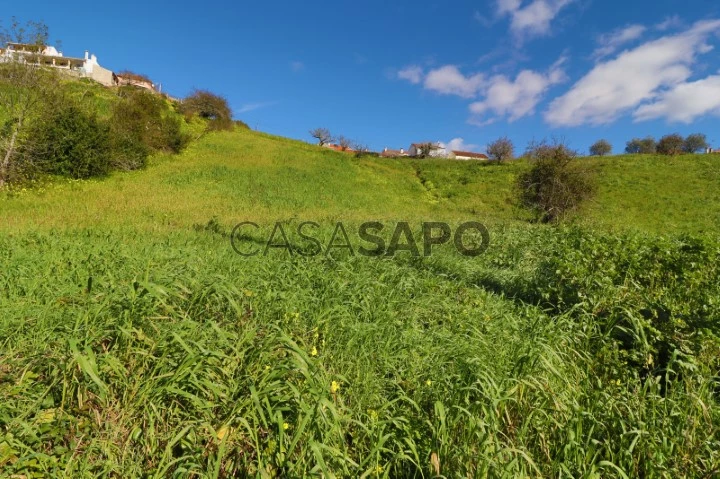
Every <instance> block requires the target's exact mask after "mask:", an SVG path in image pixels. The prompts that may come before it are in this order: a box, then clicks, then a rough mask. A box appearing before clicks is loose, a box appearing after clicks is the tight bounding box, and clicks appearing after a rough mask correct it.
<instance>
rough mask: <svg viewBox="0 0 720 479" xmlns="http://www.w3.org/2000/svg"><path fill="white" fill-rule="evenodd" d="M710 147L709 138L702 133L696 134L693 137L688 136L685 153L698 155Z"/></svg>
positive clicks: (684, 147) (684, 146)
mask: <svg viewBox="0 0 720 479" xmlns="http://www.w3.org/2000/svg"><path fill="white" fill-rule="evenodd" d="M709 146H710V145H709V144H708V142H707V136H705V135H704V134H702V133H695V134H693V135H688V137H687V138H685V144H684V145H683V150H684V151H685V153H697V152H698V151H704V150H705V149H707V148H709Z"/></svg>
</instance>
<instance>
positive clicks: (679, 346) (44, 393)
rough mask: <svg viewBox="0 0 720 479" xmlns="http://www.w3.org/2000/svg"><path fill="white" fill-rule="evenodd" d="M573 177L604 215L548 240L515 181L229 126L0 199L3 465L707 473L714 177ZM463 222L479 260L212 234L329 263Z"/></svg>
mask: <svg viewBox="0 0 720 479" xmlns="http://www.w3.org/2000/svg"><path fill="white" fill-rule="evenodd" d="M585 162H590V164H591V165H592V166H593V168H594V169H595V170H596V171H597V181H598V191H597V196H596V197H595V198H594V200H593V203H590V204H588V205H586V206H585V207H583V208H582V209H581V216H580V217H577V219H576V222H577V224H576V225H575V226H560V227H548V226H542V225H528V224H527V223H525V222H524V219H523V218H524V216H523V214H524V213H522V212H519V211H517V210H515V209H514V208H513V206H512V205H510V204H508V203H507V199H508V198H511V197H512V189H513V184H514V181H515V178H516V177H517V176H518V175H519V174H521V173H522V172H524V171H530V169H531V168H532V166H533V164H534V163H532V162H526V161H525V160H521V161H517V162H512V163H509V164H507V165H503V166H502V167H492V166H483V165H482V164H480V163H472V162H471V163H467V162H452V163H448V162H447V160H427V159H425V160H380V159H374V158H363V159H357V158H355V157H353V156H348V155H345V154H342V153H336V152H333V151H329V150H326V149H319V148H317V147H313V146H310V145H305V144H303V143H299V142H294V141H289V140H284V139H279V138H276V137H272V136H269V135H264V134H261V133H256V132H252V131H249V130H240V129H238V130H235V131H232V132H219V133H213V134H211V135H208V136H204V137H203V138H201V139H200V140H199V141H198V142H197V143H195V144H191V145H190V146H189V148H188V149H186V150H185V151H183V152H182V153H180V155H178V156H165V155H159V156H157V155H156V156H155V157H153V159H152V162H151V167H150V168H148V169H147V170H144V171H137V172H129V173H113V174H111V175H110V176H109V177H108V178H107V179H103V180H90V181H83V182H73V183H67V182H62V181H59V180H58V181H56V182H53V183H46V184H43V185H42V186H40V187H37V188H35V189H32V190H28V191H24V192H23V191H19V190H15V189H11V190H9V191H7V192H6V193H5V196H3V198H2V199H1V200H0V209H2V212H1V213H2V216H3V218H6V219H7V221H6V222H4V223H3V225H2V226H1V227H2V230H3V232H2V233H1V234H0V251H2V252H3V253H2V262H3V268H2V270H1V271H0V295H2V298H3V300H2V301H0V318H2V320H0V337H3V338H6V339H5V340H4V342H3V347H2V348H1V349H0V351H1V352H0V364H1V365H2V366H1V369H0V375H1V376H0V398H2V399H1V400H0V464H1V466H0V467H2V470H3V472H4V473H7V474H8V475H13V474H16V475H27V476H30V475H32V474H36V475H49V476H61V475H65V476H67V475H72V476H82V475H122V476H133V475H157V476H165V475H170V474H179V475H185V474H191V475H192V474H194V475H200V476H211V477H231V476H235V475H258V476H276V477H288V476H295V477H297V476H303V475H321V474H324V475H326V476H329V475H335V476H345V477H356V476H361V475H363V474H365V475H367V476H370V477H374V476H379V477H423V476H426V477H432V476H435V475H444V476H447V477H459V476H462V477H467V476H471V477H486V476H492V477H497V476H507V477H517V476H533V477H539V476H573V477H574V476H588V477H589V476H593V475H595V476H602V477H642V476H644V477H703V476H708V477H711V476H712V475H713V474H716V473H717V467H718V464H720V457H718V451H720V440H719V438H720V436H719V435H718V429H717V424H718V420H719V419H720V417H719V416H720V414H719V412H718V411H719V409H718V406H717V401H718V398H717V390H718V384H717V372H718V368H719V367H720V365H719V364H718V362H717V361H718V360H717V358H718V357H720V354H718V353H719V352H720V349H719V348H720V343H719V342H718V336H717V334H718V332H717V324H718V323H717V317H718V312H719V311H718V308H719V307H720V304H719V303H718V302H717V297H720V291H718V287H719V285H720V277H719V275H720V273H719V270H718V265H719V264H720V261H718V259H720V258H719V256H720V241H718V235H717V231H718V227H720V224H718V218H720V215H718V214H717V212H720V200H719V199H718V198H717V196H716V195H712V194H711V193H710V192H711V190H712V188H711V186H712V185H713V184H715V183H714V182H716V181H717V180H718V175H719V174H720V172H719V170H718V165H717V163H716V160H713V159H712V158H711V156H710V155H707V156H701V157H696V156H687V157H685V156H678V157H672V158H668V157H660V156H658V157H640V156H638V157H615V158H599V159H587V160H583V163H585ZM653 175H654V176H653ZM667 178H672V179H673V182H672V183H673V184H678V178H682V180H683V181H680V183H682V184H684V185H687V184H693V185H694V187H693V188H691V189H692V190H693V191H695V192H698V191H700V192H702V191H706V192H707V196H706V197H698V196H697V195H696V194H690V193H689V191H688V190H689V188H687V187H682V188H679V189H677V188H676V189H675V190H672V188H673V187H672V184H670V183H663V182H664V181H669V180H667ZM318 185H324V186H323V187H320V188H319V187H318ZM648 197H653V198H655V201H658V202H661V203H660V204H662V205H663V209H664V212H661V213H659V214H657V215H645V213H646V210H647V205H648V200H647V198H648ZM78 205H82V206H81V207H80V208H78ZM700 205H702V207H700ZM658 209H661V208H658ZM636 210H637V211H638V213H637V214H638V216H635V211H636ZM641 215H643V216H642V218H644V220H643V221H639V220H638V218H640V217H641ZM468 216H471V217H472V218H473V219H477V218H480V219H482V220H483V221H485V222H486V223H487V224H488V227H489V229H490V233H491V247H490V249H489V250H488V251H487V252H486V253H485V254H484V255H482V256H480V257H477V258H475V259H468V258H465V257H461V256H458V255H457V254H456V253H455V252H454V251H453V250H451V249H449V248H440V249H438V250H437V251H436V252H435V254H433V255H432V256H431V257H429V258H421V259H418V258H411V257H407V256H403V254H398V255H396V256H395V257H393V258H378V259H369V258H366V257H359V256H347V255H346V254H343V253H342V252H337V253H333V254H332V257H330V258H327V257H315V258H304V257H301V256H299V255H294V256H289V255H287V254H283V253H282V252H274V253H271V254H270V255H269V256H266V257H263V256H260V257H255V258H242V257H239V256H238V255H237V254H235V253H234V252H233V250H232V248H231V246H230V242H229V235H230V232H231V230H232V226H233V225H234V224H235V223H237V222H240V221H242V220H252V221H256V222H258V223H259V224H260V225H261V227H262V228H263V231H264V232H265V233H268V232H269V230H270V228H271V227H272V223H273V222H274V221H275V220H283V219H284V220H286V221H287V223H286V224H287V225H288V230H293V229H294V228H293V226H294V225H295V226H296V225H297V224H298V223H299V222H300V221H302V220H305V219H307V220H313V221H317V222H318V224H319V225H320V227H319V228H318V229H317V230H316V236H317V237H318V238H320V239H322V241H323V243H325V242H326V241H327V240H328V239H329V236H330V235H331V233H332V230H333V226H334V223H335V221H338V220H342V221H344V222H347V223H348V224H349V225H352V224H356V223H359V222H362V221H366V220H368V218H370V219H378V218H379V219H382V220H383V221H386V222H388V224H392V222H394V221H398V220H408V221H411V222H415V223H413V224H416V227H417V228H419V226H420V222H421V221H423V220H427V219H428V218H431V219H433V220H447V221H449V222H450V223H454V222H457V221H462V220H466V219H467V218H468ZM681 218H682V219H684V220H685V221H684V222H681V221H679V220H680V219H681ZM388 229H390V230H391V228H388ZM613 230H615V231H614V232H613ZM388 234H389V233H388ZM266 236H267V235H263V234H261V233H258V234H257V235H254V236H252V237H249V238H246V241H249V242H252V243H253V244H254V242H260V243H262V242H263V241H264V240H265V239H266ZM291 241H292V242H293V243H295V242H296V241H298V239H297V238H293V239H291ZM353 241H357V240H356V239H355V238H353Z"/></svg>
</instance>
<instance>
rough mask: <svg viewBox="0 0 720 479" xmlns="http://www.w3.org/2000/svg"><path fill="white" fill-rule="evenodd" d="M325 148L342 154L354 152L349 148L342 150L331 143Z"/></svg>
mask: <svg viewBox="0 0 720 479" xmlns="http://www.w3.org/2000/svg"><path fill="white" fill-rule="evenodd" d="M325 148H330V149H331V150H335V151H342V152H345V153H354V152H355V150H353V149H352V148H350V147H347V148H345V149H343V147H342V146H340V145H335V144H332V143H329V144H327V145H325Z"/></svg>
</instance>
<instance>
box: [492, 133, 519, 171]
mask: <svg viewBox="0 0 720 479" xmlns="http://www.w3.org/2000/svg"><path fill="white" fill-rule="evenodd" d="M487 155H488V157H489V158H490V159H491V160H492V161H495V162H497V163H498V164H500V163H502V162H503V161H507V160H512V159H513V157H514V156H515V146H514V145H513V142H512V140H510V138H508V137H507V136H503V137H502V138H498V139H497V140H495V141H493V142H492V143H490V144H489V145H488V147H487Z"/></svg>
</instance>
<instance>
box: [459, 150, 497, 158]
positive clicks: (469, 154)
mask: <svg viewBox="0 0 720 479" xmlns="http://www.w3.org/2000/svg"><path fill="white" fill-rule="evenodd" d="M453 153H454V154H455V156H466V157H468V158H478V159H483V160H487V159H488V157H487V155H484V154H482V153H474V152H472V151H455V150H453Z"/></svg>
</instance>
